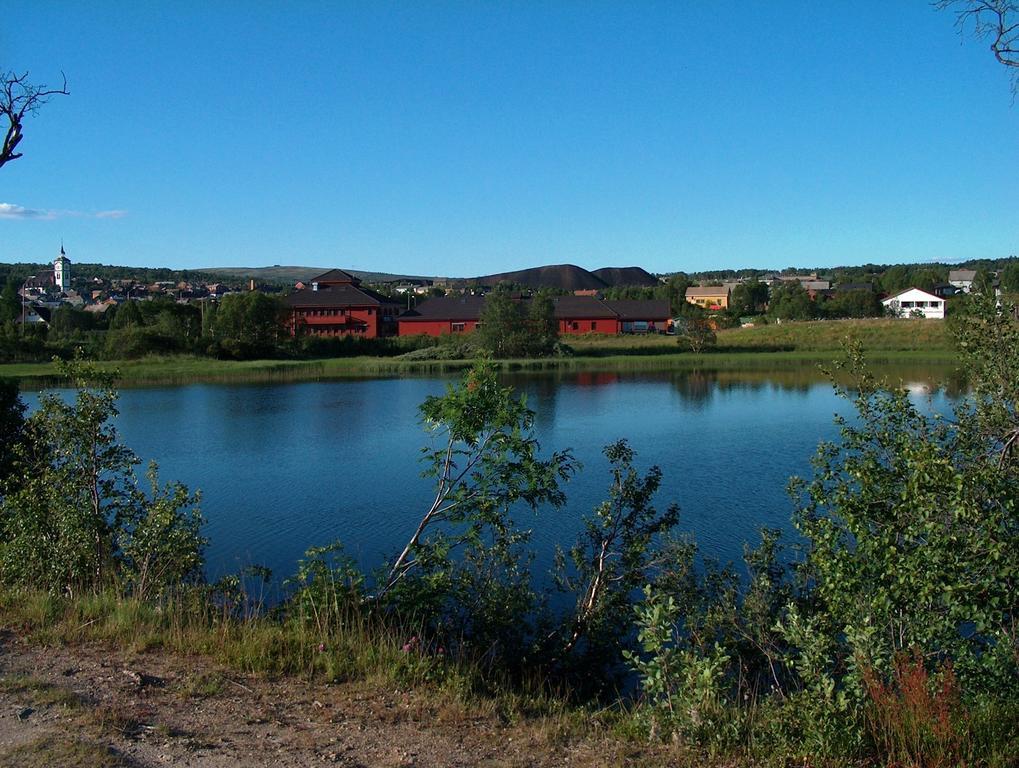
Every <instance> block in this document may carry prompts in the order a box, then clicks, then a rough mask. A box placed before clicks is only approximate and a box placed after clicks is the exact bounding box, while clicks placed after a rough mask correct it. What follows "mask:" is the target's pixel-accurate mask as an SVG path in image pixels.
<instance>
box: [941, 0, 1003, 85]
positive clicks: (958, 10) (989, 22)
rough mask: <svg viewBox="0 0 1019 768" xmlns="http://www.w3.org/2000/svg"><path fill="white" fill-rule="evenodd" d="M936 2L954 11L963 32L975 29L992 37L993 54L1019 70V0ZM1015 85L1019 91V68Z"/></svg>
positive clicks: (980, 34)
mask: <svg viewBox="0 0 1019 768" xmlns="http://www.w3.org/2000/svg"><path fill="white" fill-rule="evenodd" d="M935 5H936V7H937V8H938V9H939V10H949V9H951V10H953V11H955V23H956V26H957V27H958V28H959V31H960V32H966V31H967V30H972V32H973V34H974V35H975V36H976V37H978V38H980V39H982V40H986V39H990V41H991V52H992V53H993V54H994V58H996V59H997V60H998V61H999V62H1000V63H1001V64H1004V65H1005V66H1006V67H1011V68H1015V69H1017V70H1019V0H938V2H937V3H935ZM1012 89H1013V90H1014V91H1019V72H1015V73H1013V76H1012Z"/></svg>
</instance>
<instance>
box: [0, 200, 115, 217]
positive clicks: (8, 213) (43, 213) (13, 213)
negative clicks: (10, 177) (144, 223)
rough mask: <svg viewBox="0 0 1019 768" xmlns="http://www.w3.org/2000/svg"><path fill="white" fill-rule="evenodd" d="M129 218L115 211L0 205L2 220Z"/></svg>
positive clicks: (12, 204) (11, 204)
mask: <svg viewBox="0 0 1019 768" xmlns="http://www.w3.org/2000/svg"><path fill="white" fill-rule="evenodd" d="M125 216H127V211H124V210H121V209H113V210H109V211H61V210H53V209H45V210H40V209H36V208H26V207H25V206H23V205H15V204H14V203H0V219H35V220H37V221H51V220H52V219H65V218H74V219H122V218H124V217H125Z"/></svg>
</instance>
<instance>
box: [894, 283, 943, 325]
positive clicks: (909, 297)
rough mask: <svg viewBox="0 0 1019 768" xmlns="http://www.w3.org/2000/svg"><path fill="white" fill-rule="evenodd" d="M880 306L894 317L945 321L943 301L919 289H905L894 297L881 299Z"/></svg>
mask: <svg viewBox="0 0 1019 768" xmlns="http://www.w3.org/2000/svg"><path fill="white" fill-rule="evenodd" d="M881 304H882V305H884V307H885V309H886V310H887V311H888V312H889V313H890V314H892V315H894V316H895V317H917V316H920V315H922V316H923V317H925V318H927V319H929V320H944V319H945V300H944V299H942V298H940V297H939V296H935V295H934V294H933V293H927V291H921V290H920V289H919V288H907V289H906V290H904V291H900V292H899V293H897V294H895V295H894V296H889V297H888V298H887V299H882V301H881Z"/></svg>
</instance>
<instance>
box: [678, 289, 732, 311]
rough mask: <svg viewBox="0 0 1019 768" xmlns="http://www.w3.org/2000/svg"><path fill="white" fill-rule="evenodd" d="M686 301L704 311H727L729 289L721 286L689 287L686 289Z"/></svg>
mask: <svg viewBox="0 0 1019 768" xmlns="http://www.w3.org/2000/svg"><path fill="white" fill-rule="evenodd" d="M686 300H687V302H688V303H690V304H696V305H697V306H699V307H704V308H705V309H728V307H729V289H728V288H726V287H725V286H723V285H705V286H691V287H689V288H687V289H686Z"/></svg>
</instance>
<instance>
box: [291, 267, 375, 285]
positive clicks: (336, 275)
mask: <svg viewBox="0 0 1019 768" xmlns="http://www.w3.org/2000/svg"><path fill="white" fill-rule="evenodd" d="M303 282H304V284H305V285H310V284H311V283H319V284H320V285H324V284H328V283H353V284H354V285H359V284H360V283H361V281H360V280H358V279H357V278H356V277H354V276H353V275H352V274H350V273H349V272H344V271H343V270H342V269H330V270H329V271H328V272H323V273H322V274H321V275H319V276H318V277H313V278H311V280H304V281H303Z"/></svg>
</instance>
